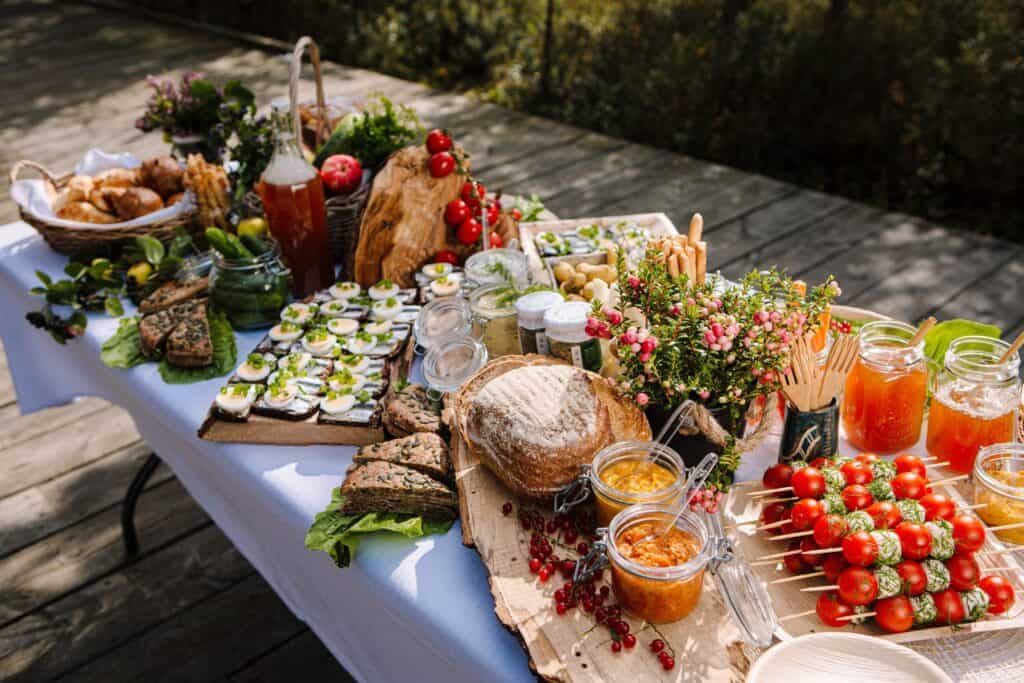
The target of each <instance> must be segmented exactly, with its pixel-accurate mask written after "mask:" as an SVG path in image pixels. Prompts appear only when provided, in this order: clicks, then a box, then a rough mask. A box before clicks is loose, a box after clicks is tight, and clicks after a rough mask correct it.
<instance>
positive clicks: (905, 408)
mask: <svg viewBox="0 0 1024 683" xmlns="http://www.w3.org/2000/svg"><path fill="white" fill-rule="evenodd" d="M915 332H916V330H915V329H914V328H913V327H911V326H910V325H907V324H906V323H901V322H896V321H890V320H883V321H877V322H870V323H867V324H866V325H864V327H862V328H861V330H860V335H859V336H860V355H859V356H858V358H857V361H856V363H854V366H853V369H852V370H851V371H850V374H849V375H848V376H847V378H846V388H845V390H844V392H843V404H842V409H841V416H842V422H843V429H844V430H845V431H846V438H847V439H848V440H849V442H850V443H851V444H853V446H854V447H856V448H859V449H860V450H863V451H869V452H872V453H880V454H886V453H896V452H898V451H902V450H906V449H908V448H910V447H911V446H913V445H914V444H916V443H917V440H918V439H919V438H920V436H921V423H922V421H923V419H924V406H925V400H926V399H927V395H928V366H927V361H926V360H925V355H924V342H923V341H922V342H920V343H918V344H916V345H914V346H910V345H909V342H910V341H911V339H912V338H913V337H914V333H915Z"/></svg>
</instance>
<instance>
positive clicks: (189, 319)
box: [167, 304, 213, 368]
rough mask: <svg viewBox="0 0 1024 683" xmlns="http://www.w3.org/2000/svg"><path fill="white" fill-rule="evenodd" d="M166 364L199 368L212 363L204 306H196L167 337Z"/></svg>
mask: <svg viewBox="0 0 1024 683" xmlns="http://www.w3.org/2000/svg"><path fill="white" fill-rule="evenodd" d="M167 362H168V363H170V364H171V365H175V366H177V367H179V368H201V367H204V366H207V365H209V364H210V363H212V362H213V341H212V340H211V339H210V323H209V322H208V321H207V320H206V304H197V305H196V306H194V307H193V308H192V309H191V310H189V311H188V313H187V314H186V315H185V316H184V318H182V320H181V322H180V323H178V326H177V327H175V328H174V331H173V332H171V334H170V336H168V337H167Z"/></svg>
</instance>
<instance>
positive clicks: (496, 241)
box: [488, 230, 505, 249]
mask: <svg viewBox="0 0 1024 683" xmlns="http://www.w3.org/2000/svg"><path fill="white" fill-rule="evenodd" d="M488 239H489V240H490V243H491V249H501V247H502V245H504V244H505V242H504V241H503V240H502V239H501V235H499V234H498V233H496V232H494V231H493V230H492V231H491V234H490V235H489V236H488Z"/></svg>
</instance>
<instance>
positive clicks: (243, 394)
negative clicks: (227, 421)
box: [214, 384, 256, 415]
mask: <svg viewBox="0 0 1024 683" xmlns="http://www.w3.org/2000/svg"><path fill="white" fill-rule="evenodd" d="M255 399H256V388H255V387H253V386H252V385H246V384H229V385H227V386H225V387H221V389H220V391H219V392H217V397H216V398H215V399H214V402H215V403H216V404H217V407H218V408H220V409H221V410H223V411H224V412H226V413H231V414H233V415H241V414H242V413H244V412H245V411H246V410H248V409H249V406H250V405H252V402H253V401H254V400H255Z"/></svg>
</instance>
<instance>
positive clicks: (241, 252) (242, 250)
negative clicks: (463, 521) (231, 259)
mask: <svg viewBox="0 0 1024 683" xmlns="http://www.w3.org/2000/svg"><path fill="white" fill-rule="evenodd" d="M224 236H225V237H227V239H228V242H230V243H231V246H232V247H234V248H235V253H237V254H238V258H240V259H254V258H256V256H255V255H254V254H253V253H252V252H251V251H249V248H248V247H246V246H245V245H244V244H242V240H240V239H238V235H233V234H231V233H230V232H226V233H224Z"/></svg>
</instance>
